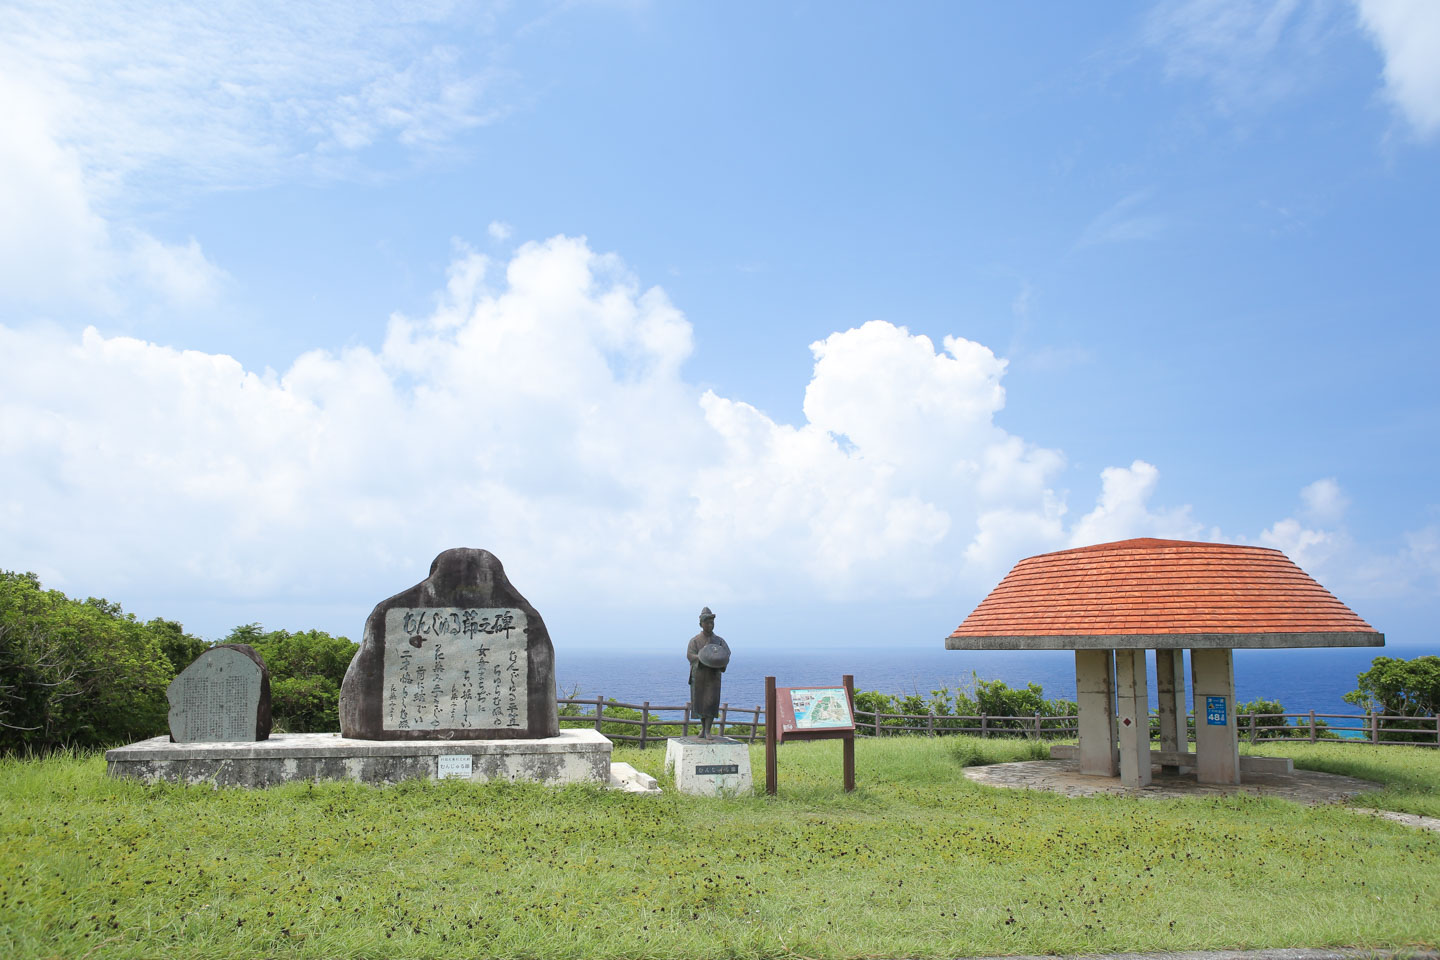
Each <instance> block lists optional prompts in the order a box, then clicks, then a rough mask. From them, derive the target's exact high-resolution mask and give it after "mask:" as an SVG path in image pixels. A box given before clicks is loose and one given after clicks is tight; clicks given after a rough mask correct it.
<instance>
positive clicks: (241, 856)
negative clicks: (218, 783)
mask: <svg viewBox="0 0 1440 960" xmlns="http://www.w3.org/2000/svg"><path fill="white" fill-rule="evenodd" d="M1285 746H1289V747H1292V749H1290V750H1288V751H1282V750H1280V749H1279V748H1278V747H1277V748H1273V749H1274V752H1286V753H1289V754H1290V755H1293V756H1296V757H1297V758H1299V759H1300V760H1301V761H1302V762H1303V763H1305V764H1306V765H1323V766H1325V767H1326V769H1333V770H1334V772H1339V773H1349V774H1355V775H1362V776H1366V777H1369V778H1371V779H1376V780H1380V781H1383V782H1385V783H1386V784H1387V785H1388V786H1387V789H1386V790H1385V791H1383V792H1381V793H1379V794H1373V795H1369V796H1366V797H1362V798H1360V800H1359V801H1358V803H1359V804H1360V805H1367V806H1382V807H1387V808H1389V809H1400V810H1409V811H1411V812H1421V813H1423V812H1431V813H1432V814H1433V812H1434V810H1435V803H1436V788H1437V785H1440V755H1437V753H1436V752H1435V751H1433V750H1432V751H1429V752H1426V751H1423V750H1419V749H1418V748H1391V747H1379V748H1377V747H1354V746H1344V747H1338V746H1337V747H1331V748H1330V751H1333V754H1332V752H1330V751H1327V750H1324V749H1321V748H1322V747H1324V746H1325V745H1320V746H1319V747H1315V748H1311V747H1309V746H1308V745H1306V746H1305V747H1304V749H1293V748H1294V747H1295V746H1297V745H1285ZM1043 749H1044V748H1043V747H1040V746H1038V745H1033V744H1027V743H1025V742H1023V741H998V740H991V741H978V740H973V739H963V738H944V739H934V740H930V739H925V738H896V739H885V740H881V741H874V740H861V741H860V742H859V743H858V744H857V746H856V769H857V779H858V781H859V789H858V790H857V791H856V792H855V793H853V794H848V795H847V794H845V793H844V792H843V791H842V790H841V787H840V747H839V744H838V743H837V742H834V741H830V742H824V743H813V744H803V743H802V744H793V745H786V746H784V747H782V748H781V753H780V775H781V794H780V796H779V797H776V798H769V797H765V796H764V795H763V794H761V795H759V796H752V797H745V798H737V799H702V798H695V797H686V796H680V795H677V794H675V793H674V792H673V791H672V792H667V793H665V794H663V795H661V796H634V795H627V794H618V793H610V792H607V791H602V790H598V789H591V788H582V787H568V788H565V789H558V790H557V789H546V788H543V787H538V786H533V785H509V784H494V785H484V786H476V785H470V784H462V783H456V782H453V781H447V782H442V783H433V782H411V783H406V784H402V785H399V786H395V787H388V788H384V789H377V788H374V787H366V786H359V785H354V784H340V783H327V784H319V785H305V784H300V785H291V786H287V787H282V788H277V789H271V790H265V791H246V790H218V791H217V790H212V789H209V788H195V787H190V788H184V787H175V786H169V785H164V786H144V785H141V784H138V783H134V782H129V781H114V780H109V779H107V778H106V777H105V772H104V762H103V760H102V759H101V758H100V757H99V756H97V755H89V756H81V757H74V756H71V757H54V758H50V759H47V760H43V761H16V760H8V761H0V857H3V863H0V955H3V956H6V957H51V956H57V957H76V958H78V957H81V956H85V955H87V954H88V955H89V956H91V957H96V958H100V957H156V956H164V957H169V958H180V957H232V956H245V957H332V956H358V957H390V956H416V957H421V956H423V957H452V956H453V957H477V956H483V957H544V958H549V957H557V958H559V957H566V958H568V957H575V958H580V957H587V958H588V957H616V958H620V957H624V958H649V957H655V958H690V957H916V958H921V957H937V958H938V957H956V956H963V955H967V954H1007V953H1063V952H1082V951H1084V952H1102V951H1129V950H1187V949H1197V948H1222V947H1294V946H1338V945H1349V946H1366V947H1401V948H1403V947H1407V946H1408V947H1431V948H1433V947H1434V946H1435V945H1436V943H1437V941H1440V835H1437V834H1434V833H1430V832H1425V831H1419V830H1415V829H1412V828H1408V827H1404V826H1401V825H1398V824H1395V823H1391V822H1387V821H1383V820H1379V819H1377V818H1374V817H1366V816H1359V815H1356V814H1355V813H1353V812H1350V811H1347V810H1345V809H1343V808H1339V807H1329V808H1305V807H1300V806H1296V805H1294V804H1291V803H1288V802H1285V801H1280V800H1256V799H1246V798H1234V799H1222V800H1215V799H1207V800H1186V801H1154V800H1144V801H1139V800H1131V799H1127V798H1120V797H1098V798H1088V799H1067V798H1064V797H1060V796H1057V795H1053V794H1046V793H1038V792H1037V793H1031V792H1018V791H1005V790H997V789H990V788H985V787H980V786H976V785H973V784H971V783H969V782H968V781H967V780H965V778H964V777H963V775H962V773H961V768H962V766H963V765H964V764H965V763H974V762H993V761H996V760H1006V759H1023V758H1027V757H1030V756H1035V755H1043ZM1312 751H1314V752H1313V753H1312ZM616 758H617V759H624V760H628V761H630V762H632V763H634V764H635V765H636V766H637V767H640V768H642V769H646V770H649V771H650V772H652V773H659V769H658V768H659V766H660V764H661V763H662V762H663V751H657V750H653V749H652V750H650V751H648V752H647V753H644V754H642V753H640V752H639V751H636V750H617V751H616ZM752 764H753V765H754V769H755V770H756V771H757V772H760V771H763V769H764V756H763V750H761V749H760V748H759V747H756V748H755V749H754V751H753V753H752Z"/></svg>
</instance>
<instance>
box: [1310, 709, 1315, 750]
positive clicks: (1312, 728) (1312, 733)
mask: <svg viewBox="0 0 1440 960" xmlns="http://www.w3.org/2000/svg"><path fill="white" fill-rule="evenodd" d="M1310 742H1311V743H1314V742H1315V711H1314V710H1311V711H1310Z"/></svg>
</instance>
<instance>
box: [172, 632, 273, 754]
mask: <svg viewBox="0 0 1440 960" xmlns="http://www.w3.org/2000/svg"><path fill="white" fill-rule="evenodd" d="M166 697H167V698H168V699H169V701H170V715H169V720H170V737H171V739H172V740H174V741H175V742H176V743H220V742H226V741H237V740H239V741H253V740H264V739H265V738H266V737H268V736H269V735H270V681H269V677H268V674H267V671H266V670H265V664H264V661H263V660H261V659H260V656H259V654H257V653H256V652H255V651H254V650H252V649H250V647H248V646H245V645H244V644H224V645H222V646H218V647H211V648H210V649H209V650H206V651H205V652H204V653H202V654H200V656H198V657H196V658H195V660H194V661H193V662H192V663H191V664H190V665H189V666H187V667H186V668H185V669H184V670H182V671H180V674H179V676H177V677H176V678H175V679H174V680H172V681H171V682H170V686H169V688H168V689H167V690H166Z"/></svg>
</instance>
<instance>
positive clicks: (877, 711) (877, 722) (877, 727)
mask: <svg viewBox="0 0 1440 960" xmlns="http://www.w3.org/2000/svg"><path fill="white" fill-rule="evenodd" d="M875 737H876V739H879V737H880V708H879V707H876V708H875Z"/></svg>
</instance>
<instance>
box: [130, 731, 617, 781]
mask: <svg viewBox="0 0 1440 960" xmlns="http://www.w3.org/2000/svg"><path fill="white" fill-rule="evenodd" d="M611 749H612V744H611V742H610V740H609V738H607V737H605V736H604V735H602V734H601V733H599V732H598V731H595V730H564V731H561V734H560V736H558V737H549V738H546V739H543V740H348V739H346V738H344V737H339V736H336V735H334V734H276V735H275V736H272V737H271V738H270V739H269V740H262V741H256V742H252V743H171V742H169V739H168V738H165V737H155V738H152V739H150V740H142V741H140V742H139V743H132V744H130V745H128V746H125V747H117V748H116V749H114V750H109V751H106V753H105V763H106V772H107V773H108V774H109V775H110V776H112V777H123V778H132V779H137V780H142V781H145V782H161V781H164V782H171V783H185V784H208V785H211V786H216V787H230V786H236V787H269V786H278V785H280V784H284V783H295V782H300V781H320V780H350V781H355V782H359V783H371V784H377V785H378V784H388V783H396V782H399V781H401V780H410V779H417V778H421V779H430V780H434V779H439V778H440V777H441V776H442V775H443V776H446V777H455V778H459V779H467V780H470V781H473V782H485V781H490V780H510V781H516V780H525V781H533V782H537V783H544V784H551V785H559V784H565V783H595V784H600V785H608V784H609V782H610V756H611ZM442 767H443V768H444V769H443V773H442Z"/></svg>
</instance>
